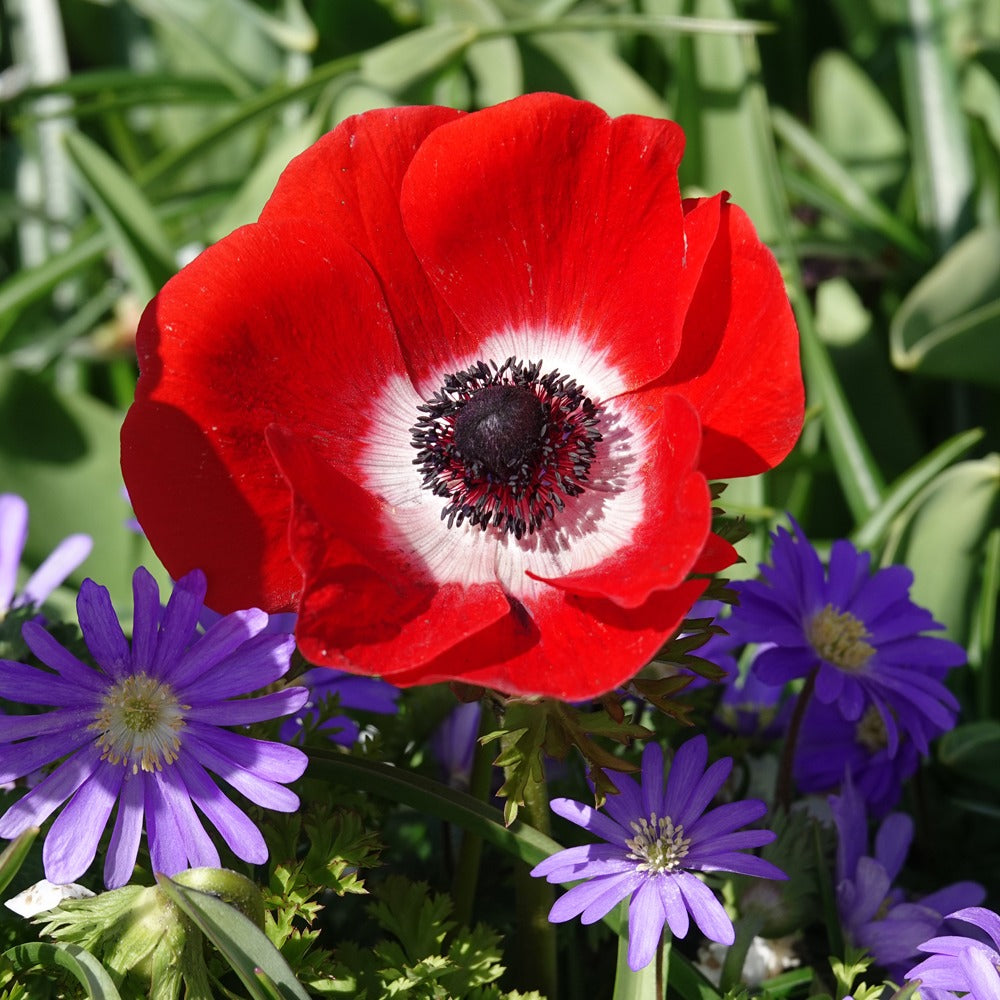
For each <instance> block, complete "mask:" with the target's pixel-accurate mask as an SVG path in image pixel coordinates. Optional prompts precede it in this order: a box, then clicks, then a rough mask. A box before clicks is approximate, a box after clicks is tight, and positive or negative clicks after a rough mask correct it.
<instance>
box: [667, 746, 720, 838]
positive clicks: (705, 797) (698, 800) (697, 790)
mask: <svg viewBox="0 0 1000 1000" xmlns="http://www.w3.org/2000/svg"><path fill="white" fill-rule="evenodd" d="M732 769H733V758H732V757H721V758H719V760H717V761H716V762H715V763H714V764H712V765H711V767H709V769H708V770H707V771H706V772H705V773H704V774H703V775H702V776H701V778H700V779H699V781H698V783H697V785H695V787H694V788H693V789H692V790H691V795H690V797H689V798H688V800H687V803H686V804H685V806H684V809H683V811H682V812H681V813H680V814H679V815H677V814H673V813H671V814H669V815H670V816H671V817H672V818H673V821H674V823H675V824H677V825H679V826H683V827H684V829H685V830H687V829H688V828H689V827H691V826H693V825H694V823H695V822H696V821H697V819H698V817H699V816H700V815H701V814H702V813H703V812H704V811H705V807H706V806H707V805H708V804H709V802H711V801H712V799H714V798H715V796H716V793H717V792H718V791H719V789H720V788H721V787H722V786H723V785H724V784H725V781H726V778H728V777H729V774H730V772H731V771H732Z"/></svg>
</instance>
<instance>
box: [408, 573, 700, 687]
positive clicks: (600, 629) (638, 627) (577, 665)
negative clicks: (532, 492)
mask: <svg viewBox="0 0 1000 1000" xmlns="http://www.w3.org/2000/svg"><path fill="white" fill-rule="evenodd" d="M706 586H707V581H706V580H688V581H686V582H685V583H683V584H681V586H680V587H678V588H677V589H676V590H660V591H657V592H656V593H654V594H651V595H650V597H649V599H648V600H647V601H645V603H643V604H642V605H641V606H639V607H638V608H623V607H620V606H619V605H617V604H614V603H612V602H611V601H607V600H603V599H601V598H597V597H583V596H579V595H576V594H567V593H564V592H562V591H559V590H555V589H553V590H550V591H547V592H546V593H545V594H544V596H543V597H542V598H541V599H539V600H538V601H537V602H536V603H534V604H533V606H532V608H531V609H530V612H529V611H528V610H526V609H525V608H524V607H523V606H515V607H514V608H513V609H512V611H511V613H510V614H509V615H507V616H506V617H505V618H503V619H501V620H500V621H498V622H497V623H496V624H494V625H492V626H491V627H490V628H488V629H486V630H485V631H483V632H481V633H479V634H477V635H474V636H471V637H470V638H468V639H466V640H465V641H464V642H461V643H458V644H456V645H455V646H453V647H452V648H451V649H449V650H448V651H447V652H445V653H443V654H442V655H441V656H439V657H437V658H436V659H434V660H431V661H430V662H428V663H426V664H424V665H423V666H421V667H419V668H418V669H415V670H411V671H407V672H404V673H400V674H395V675H394V676H393V677H392V682H393V684H398V685H400V686H401V687H408V686H409V685H412V684H430V683H433V682H436V681H443V680H449V679H454V678H461V679H462V680H463V681H465V682H466V683H469V684H481V685H483V686H484V687H489V688H494V689H496V690H498V691H504V692H506V693H507V694H513V695H541V696H545V697H552V698H562V699H564V700H566V701H582V700H584V699H587V698H594V697H597V696H598V695H601V694H604V693H606V692H607V691H611V690H612V689H614V688H616V687H618V686H619V685H620V684H623V683H624V682H625V681H627V680H629V678H631V677H633V676H634V675H635V674H636V673H637V672H638V671H639V670H640V669H641V668H642V667H644V666H645V665H646V664H647V663H648V662H649V661H650V660H651V659H652V657H653V656H654V655H655V654H656V652H657V650H658V649H659V648H660V647H661V646H662V645H663V643H664V642H665V641H666V640H667V639H669V638H670V636H672V635H673V634H674V632H676V630H677V627H678V626H679V625H680V623H681V622H682V621H683V620H684V616H685V615H686V614H687V613H688V612H689V611H690V610H691V605H692V604H694V602H695V601H696V600H697V599H698V598H699V597H700V596H701V594H702V592H703V591H704V590H705V587H706Z"/></svg>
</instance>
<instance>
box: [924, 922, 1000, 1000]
mask: <svg viewBox="0 0 1000 1000" xmlns="http://www.w3.org/2000/svg"><path fill="white" fill-rule="evenodd" d="M948 920H949V921H956V922H960V923H962V924H963V925H965V926H964V927H962V928H961V931H962V933H955V934H950V935H947V936H943V937H935V938H931V940H929V941H924V942H923V943H922V944H921V945H920V950H921V951H923V952H928V953H929V957H928V958H925V959H924V960H923V961H922V962H919V963H918V964H917V965H915V966H913V968H912V969H910V971H909V972H907V974H906V978H907V979H919V980H920V983H921V988H920V995H921V996H926V997H929V996H931V995H932V994H934V991H948V993H951V994H963V995H964V997H965V1000H997V997H1000V916H998V915H997V914H996V913H994V912H993V910H988V909H986V908H985V907H983V906H967V907H963V908H962V909H960V910H956V911H955V912H954V913H949V914H948ZM952 926H954V925H952ZM936 995H944V994H943V993H939V994H936Z"/></svg>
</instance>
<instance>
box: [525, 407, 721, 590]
mask: <svg viewBox="0 0 1000 1000" xmlns="http://www.w3.org/2000/svg"><path fill="white" fill-rule="evenodd" d="M639 399H641V400H642V406H643V408H645V407H652V408H655V410H656V411H657V418H656V419H655V420H654V421H652V422H651V426H650V427H649V433H650V434H651V435H655V437H654V438H653V443H652V445H651V447H650V448H649V450H648V454H647V455H646V456H645V461H644V463H643V468H642V470H641V472H640V476H641V478H642V479H643V481H644V490H645V496H644V498H643V500H644V503H643V517H642V520H641V522H640V523H639V524H638V525H637V526H636V528H635V530H634V531H633V533H632V535H631V537H630V538H629V541H628V543H627V544H626V545H623V546H622V547H620V548H619V549H617V550H616V551H615V552H614V553H613V554H612V555H610V556H609V557H608V558H607V559H605V560H604V561H603V562H601V563H598V564H597V565H596V566H590V567H588V568H587V569H583V570H578V571H576V572H573V573H568V574H566V575H565V576H561V577H558V578H554V577H543V576H539V575H536V574H535V573H532V572H531V571H530V570H529V571H528V575H529V576H531V577H533V578H534V579H537V580H545V582H547V583H551V584H552V585H553V586H555V587H558V588H560V589H561V590H568V591H572V592H573V593H576V594H590V595H593V596H595V597H606V598H609V599H610V600H612V601H615V602H616V603H618V604H620V605H622V607H625V608H635V607H638V606H639V605H640V604H643V603H644V602H645V601H646V600H647V598H648V597H649V595H650V594H651V593H652V592H653V591H655V590H672V589H673V588H675V587H677V586H679V585H680V584H681V583H682V582H683V581H684V579H685V577H687V575H688V573H689V572H690V571H691V568H692V566H693V565H694V563H695V560H696V559H698V557H699V555H700V554H701V551H702V548H703V546H704V544H705V539H706V537H707V536H708V533H709V528H710V526H711V521H712V515H711V497H710V495H709V491H708V484H707V483H706V482H705V477H704V476H703V475H702V474H701V473H700V472H698V471H697V469H698V454H699V446H700V444H701V427H700V425H699V423H698V417H697V414H695V412H694V410H693V409H692V408H691V405H690V404H689V403H688V402H687V400H685V399H682V398H681V397H680V396H674V395H671V394H669V393H664V392H662V391H659V390H650V391H648V392H643V393H640V394H639Z"/></svg>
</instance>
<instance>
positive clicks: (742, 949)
mask: <svg viewBox="0 0 1000 1000" xmlns="http://www.w3.org/2000/svg"><path fill="white" fill-rule="evenodd" d="M763 923H764V921H763V920H762V919H761V917H760V916H759V915H757V914H750V915H749V916H746V917H743V918H742V919H741V920H737V921H736V923H735V924H734V925H733V926H734V927H735V929H736V940H735V941H734V942H733V943H732V944H731V945H730V946H729V950H728V951H727V952H726V957H725V959H724V960H723V962H722V975H721V979H720V981H719V989H721V990H722V991H723V993H727V992H728V991H729V990H732V989H735V988H736V987H737V986H738V985H739V983H740V981H741V980H742V978H743V966H744V964H745V963H746V960H747V952H748V951H749V950H750V945H751V944H753V939H754V938H755V937H756V936H757V933H758V931H759V930H760V928H761V926H762V924H763Z"/></svg>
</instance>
